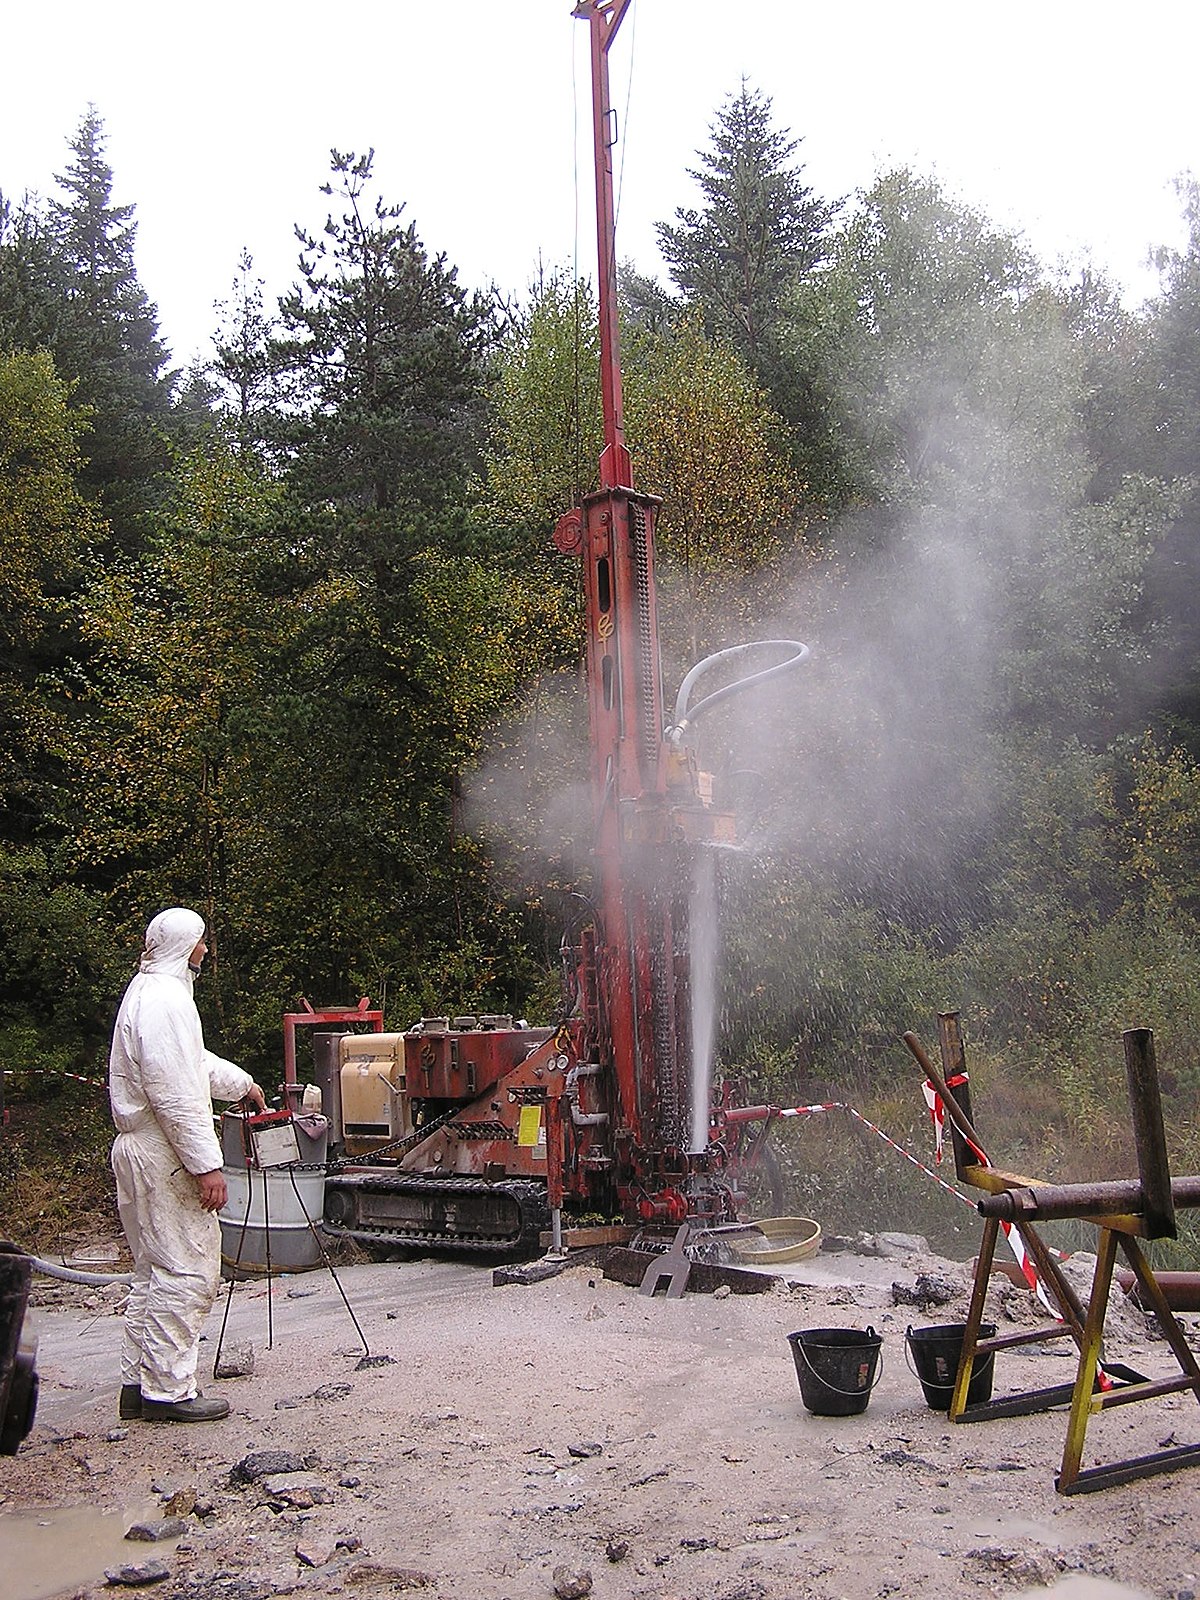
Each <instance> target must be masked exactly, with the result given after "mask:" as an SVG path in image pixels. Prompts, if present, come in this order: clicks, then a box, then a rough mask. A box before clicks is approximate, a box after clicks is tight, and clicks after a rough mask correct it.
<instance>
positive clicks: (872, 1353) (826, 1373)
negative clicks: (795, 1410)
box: [788, 1328, 883, 1417]
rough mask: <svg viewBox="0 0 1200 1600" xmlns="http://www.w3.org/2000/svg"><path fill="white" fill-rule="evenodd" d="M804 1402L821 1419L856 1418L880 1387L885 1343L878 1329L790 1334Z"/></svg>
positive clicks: (824, 1329)
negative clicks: (881, 1357)
mask: <svg viewBox="0 0 1200 1600" xmlns="http://www.w3.org/2000/svg"><path fill="white" fill-rule="evenodd" d="M788 1343H789V1344H790V1345H791V1347H792V1360H793V1361H794V1362H795V1363H796V1377H797V1378H798V1379H799V1381H800V1398H801V1399H802V1400H803V1401H804V1404H805V1405H806V1406H807V1407H808V1409H809V1410H810V1411H812V1412H814V1413H815V1414H816V1415H817V1416H818V1417H854V1416H857V1415H858V1413H859V1412H860V1411H865V1410H866V1409H867V1401H868V1400H869V1399H870V1398H871V1390H872V1389H873V1388H874V1387H875V1385H876V1384H877V1383H878V1381H879V1378H878V1376H877V1375H876V1368H877V1366H878V1363H879V1351H880V1348H881V1346H882V1344H883V1340H882V1339H881V1338H880V1337H879V1335H878V1334H877V1333H876V1332H875V1329H874V1328H868V1329H867V1330H866V1332H865V1333H864V1332H863V1330H862V1329H861V1328H801V1329H800V1331H799V1332H798V1333H789V1334H788Z"/></svg>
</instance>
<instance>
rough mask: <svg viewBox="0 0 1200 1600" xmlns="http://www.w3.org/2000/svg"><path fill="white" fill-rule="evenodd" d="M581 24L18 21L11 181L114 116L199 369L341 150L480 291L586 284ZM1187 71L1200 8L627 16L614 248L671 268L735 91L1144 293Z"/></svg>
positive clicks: (543, 8) (11, 29)
mask: <svg viewBox="0 0 1200 1600" xmlns="http://www.w3.org/2000/svg"><path fill="white" fill-rule="evenodd" d="M587 31H588V30H587V28H586V26H585V25H584V24H583V23H581V22H576V21H574V20H573V19H572V17H571V0H503V3H502V0H374V3H372V0H340V3H339V4H336V5H328V4H323V5H320V6H317V5H314V4H311V3H309V0H287V3H286V4H285V3H283V0H207V3H206V4H204V5H202V6H199V5H183V4H179V3H175V4H171V3H169V0H168V3H166V4H164V3H163V0H155V3H154V4H150V3H147V0H107V3H105V4H103V5H101V4H97V3H95V0H88V3H81V0H54V3H53V4H47V5H42V6H35V5H22V6H20V7H15V6H14V7H12V8H10V9H9V10H8V12H7V14H6V17H5V25H4V33H5V56H6V71H5V86H4V93H3V95H2V96H0V191H3V192H4V193H5V194H6V195H9V196H18V195H19V194H20V193H21V192H22V191H23V190H25V189H33V190H36V191H38V192H40V193H42V194H48V193H50V192H52V191H53V189H54V174H55V173H57V172H61V171H63V169H64V167H65V166H66V164H67V160H68V152H67V143H68V140H69V139H70V137H71V135H72V134H73V132H74V131H75V129H76V128H77V126H78V124H79V121H80V119H81V117H82V115H83V113H84V111H85V109H86V107H87V105H88V103H89V101H90V102H94V103H95V105H96V106H97V108H98V110H99V111H100V114H101V116H102V117H103V119H104V122H105V125H106V128H107V135H108V142H107V155H108V160H109V163H110V165H111V166H112V169H113V173H114V200H115V201H116V202H117V203H118V204H123V203H133V204H134V205H135V206H136V208H137V213H136V214H137V220H138V255H137V261H138V270H139V274H140V277H141V280H142V283H143V286H144V288H145V289H146V291H147V293H148V294H149V295H150V297H151V299H152V300H154V301H155V302H156V304H157V305H158V308H159V312H160V318H161V323H162V328H163V332H164V334H165V336H166V338H167V340H168V342H169V343H170V345H171V347H172V348H173V350H174V352H175V356H176V359H177V361H179V362H181V363H182V362H183V361H185V360H186V359H188V358H189V357H190V356H191V355H193V354H196V353H200V354H207V353H208V341H209V337H210V335H211V333H212V330H213V328H214V326H215V314H214V309H213V307H214V302H216V301H217V300H220V299H223V298H225V297H227V296H228V294H229V292H230V285H231V284H232V281H233V278H234V273H235V269H236V264H237V259H238V256H239V254H240V252H241V250H242V249H243V248H246V249H249V250H250V252H251V254H252V255H253V256H254V259H255V264H256V268H257V271H258V273H259V275H260V276H262V277H263V278H264V279H265V280H266V283H267V288H268V292H269V293H270V294H271V295H272V296H274V295H276V294H278V293H280V292H282V291H283V290H285V289H286V288H287V287H288V286H289V285H290V283H291V282H292V281H293V279H294V277H295V261H296V245H295V241H294V238H293V234H292V225H293V224H294V223H296V222H301V223H304V224H305V225H306V226H308V227H311V228H314V229H318V228H319V227H320V225H321V224H322V222H323V221H324V218H325V215H326V207H327V202H326V200H325V197H324V196H322V195H321V194H320V193H319V185H320V184H321V183H322V182H323V181H324V179H325V177H326V175H327V172H328V163H329V151H330V148H331V147H332V146H336V147H337V148H339V149H341V150H354V151H359V152H361V151H363V150H365V149H366V148H367V147H369V146H373V147H374V148H375V151H376V168H375V170H376V175H377V177H378V179H379V181H380V184H381V187H382V189H383V192H384V194H385V195H386V196H387V198H389V199H394V200H397V201H399V200H403V201H405V202H406V205H407V212H406V217H407V219H408V220H412V221H415V222H416V224H417V229H418V232H419V233H420V235H421V237H422V239H423V240H424V242H425V244H426V245H427V246H428V247H429V248H430V249H431V250H441V251H444V252H445V253H446V255H447V256H448V257H449V259H450V260H451V262H453V263H454V264H455V265H456V266H457V267H458V268H459V272H460V276H461V278H462V280H463V281H464V282H466V283H468V284H470V285H472V286H474V285H483V284H486V283H487V282H488V281H491V280H494V281H496V282H497V283H499V284H500V285H501V286H502V287H503V288H505V289H507V290H509V291H520V290H522V289H523V288H524V287H525V286H526V285H527V284H528V282H529V280H530V279H531V277H532V276H533V274H534V273H535V271H536V270H537V265H538V262H539V259H540V260H541V261H542V262H544V263H545V264H546V265H547V266H556V265H565V266H568V267H572V266H576V265H577V266H578V269H579V270H580V272H582V273H584V274H586V275H589V276H590V275H593V274H594V262H595V242H594V222H593V215H594V212H593V209H592V208H593V199H592V176H591V173H592V166H591V161H592V157H591V134H590V126H589V124H588V121H587V114H588V104H589V96H590V83H589V67H588V57H587ZM1197 60H1200V5H1198V4H1197V3H1196V0H1160V3H1155V0H1143V3H1142V4H1140V5H1132V4H1129V3H1128V0H1126V3H1125V4H1121V5H1117V4H1115V3H1113V0H1086V3H1083V0H1006V3H1005V4H1003V5H997V4H991V5H987V4H979V3H975V4H970V3H964V0H955V3H953V4H951V3H949V0H945V3H944V0H910V3H909V4H907V5H898V4H896V3H895V0H857V3H856V0H842V3H841V4H840V5H837V6H831V5H825V4H822V5H817V4H815V3H812V0H808V3H805V0H634V5H633V8H632V10H631V12H630V13H629V15H628V17H627V18H626V21H625V23H624V25H623V27H622V29H621V32H620V36H619V38H618V40H617V42H616V45H615V47H614V50H613V55H612V66H611V70H612V85H613V100H614V103H615V105H616V107H617V109H618V115H619V121H620V130H621V143H620V147H619V149H618V154H617V161H618V167H619V182H620V211H619V219H618V253H619V254H620V256H621V258H622V259H623V260H626V259H632V260H634V261H635V262H636V263H637V265H638V267H639V268H640V269H641V270H643V271H648V272H652V273H655V274H660V275H661V261H660V259H659V257H658V254H657V250H656V248H655V234H654V224H655V222H657V221H669V220H671V218H672V217H673V215H674V212H675V209H676V207H678V206H680V205H687V204H692V203H694V201H695V191H694V185H692V183H691V182H690V180H689V179H688V177H687V169H688V167H689V166H695V165H696V152H697V150H699V149H701V148H703V147H705V146H706V145H707V143H708V129H709V126H710V124H711V122H712V120H713V116H714V114H715V112H716V110H717V108H718V107H719V106H720V104H721V103H722V101H723V100H724V99H725V97H726V96H727V95H728V94H730V93H731V92H733V91H734V90H736V89H737V87H738V84H739V82H740V80H741V78H742V76H743V75H744V76H745V77H746V78H747V79H748V80H749V81H750V83H751V84H752V85H753V86H754V87H756V88H757V89H760V90H761V91H762V92H764V93H765V94H767V95H769V96H770V97H771V99H772V101H773V103H774V108H775V114H776V118H777V121H778V122H779V124H781V125H782V126H786V127H788V128H790V129H791V131H792V133H793V135H795V136H800V137H802V138H803V141H804V142H803V145H802V146H801V150H800V156H801V159H802V160H803V161H804V163H805V168H806V177H807V180H808V182H809V183H811V184H812V185H813V187H814V188H815V189H816V190H817V191H818V192H819V193H820V194H822V195H824V196H826V197H828V198H834V197H838V196H841V195H848V194H851V193H853V191H854V190H856V189H859V188H863V187H866V186H868V185H869V184H870V183H871V181H872V179H873V177H874V176H875V174H876V173H877V172H878V171H879V170H881V169H884V168H886V167H888V166H891V165H895V164H898V163H907V164H910V165H913V166H915V167H916V168H917V169H918V170H920V171H921V172H923V173H931V174H934V175H936V176H938V177H939V178H940V179H941V180H942V181H943V182H944V183H945V184H946V185H947V186H948V187H949V188H950V189H951V191H952V192H953V193H955V194H956V195H957V196H958V197H959V198H961V199H963V200H965V201H967V202H969V203H970V204H972V205H974V206H977V207H979V208H980V209H982V210H984V211H986V212H988V213H989V214H990V215H991V216H992V217H993V218H994V219H995V220H996V221H997V222H999V223H1001V224H1003V225H1004V226H1007V227H1012V228H1016V229H1018V230H1020V231H1023V232H1024V233H1025V235H1026V237H1027V239H1028V241H1029V243H1030V244H1031V245H1032V246H1033V247H1034V248H1035V249H1036V250H1037V251H1038V252H1039V254H1041V255H1042V256H1043V258H1044V259H1046V260H1048V261H1051V262H1053V261H1055V260H1057V259H1058V258H1059V257H1063V256H1065V257H1068V258H1070V259H1072V260H1079V259H1082V258H1085V257H1086V258H1088V259H1090V260H1091V261H1092V262H1093V263H1094V264H1096V265H1097V266H1100V267H1103V268H1104V269H1106V270H1107V271H1108V272H1109V273H1110V274H1111V275H1112V276H1113V277H1114V278H1115V279H1116V280H1117V281H1118V282H1119V283H1120V284H1121V286H1122V287H1123V289H1124V291H1125V293H1126V297H1127V299H1128V300H1129V301H1130V303H1133V304H1136V303H1137V302H1138V301H1139V300H1140V299H1141V298H1143V297H1144V296H1145V295H1146V294H1147V293H1149V292H1151V291H1152V290H1153V288H1154V285H1155V281H1156V280H1155V279H1154V277H1153V275H1152V274H1151V273H1150V271H1149V270H1148V268H1147V266H1146V256H1147V253H1148V251H1149V250H1150V249H1151V248H1152V247H1154V246H1157V245H1161V244H1169V245H1178V244H1180V243H1181V242H1182V237H1183V234H1182V228H1181V225H1180V221H1179V205H1178V202H1177V199H1176V196H1175V194H1174V192H1173V189H1172V180H1173V179H1174V178H1175V177H1177V176H1178V175H1179V174H1181V173H1183V172H1186V171H1197V172H1200V131H1198V130H1200V121H1198V119H1197V112H1196V104H1197V93H1196V87H1195V80H1196V63H1197ZM577 125H578V130H579V131H578V133H577V132H576V127H577ZM577 175H578V176H577Z"/></svg>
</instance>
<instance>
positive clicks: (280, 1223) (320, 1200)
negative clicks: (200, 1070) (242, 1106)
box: [219, 1111, 329, 1277]
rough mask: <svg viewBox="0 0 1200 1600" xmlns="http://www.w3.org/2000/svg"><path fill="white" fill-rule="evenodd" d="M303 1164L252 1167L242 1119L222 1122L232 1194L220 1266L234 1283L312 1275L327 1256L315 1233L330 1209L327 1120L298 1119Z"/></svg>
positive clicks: (224, 1215) (233, 1116)
mask: <svg viewBox="0 0 1200 1600" xmlns="http://www.w3.org/2000/svg"><path fill="white" fill-rule="evenodd" d="M295 1130H296V1142H297V1144H298V1145H299V1148H300V1163H299V1165H298V1166H296V1167H263V1168H259V1167H250V1166H247V1164H246V1156H245V1152H244V1149H243V1144H242V1117H241V1114H240V1113H239V1112H234V1111H227V1112H226V1113H225V1115H224V1116H223V1117H222V1118H221V1149H222V1153H223V1154H224V1156H225V1164H224V1166H223V1167H222V1169H221V1170H222V1172H223V1173H224V1176H225V1184H226V1187H227V1188H228V1190H229V1195H228V1198H227V1200H226V1202H225V1205H224V1207H223V1209H222V1210H221V1212H220V1213H219V1215H220V1222H221V1263H222V1267H223V1269H224V1271H225V1273H226V1275H227V1276H229V1277H258V1276H261V1275H262V1274H264V1273H266V1272H268V1271H270V1272H307V1271H309V1270H310V1269H311V1268H313V1267H319V1266H320V1265H321V1264H322V1262H323V1260H324V1256H323V1254H322V1249H321V1243H320V1240H319V1239H318V1238H317V1237H316V1236H315V1234H314V1232H313V1229H314V1228H319V1227H320V1226H321V1217H322V1214H323V1212H324V1209H325V1165H324V1163H325V1150H326V1145H327V1143H328V1138H329V1124H328V1122H327V1121H326V1119H325V1118H324V1117H322V1116H303V1117H297V1118H296V1119H295Z"/></svg>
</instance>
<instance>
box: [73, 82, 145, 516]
mask: <svg viewBox="0 0 1200 1600" xmlns="http://www.w3.org/2000/svg"><path fill="white" fill-rule="evenodd" d="M71 152H72V157H73V159H72V161H71V163H70V164H69V165H68V167H67V170H66V172H65V173H63V174H60V175H59V177H58V179H57V182H58V184H59V186H60V188H61V189H62V191H63V194H64V196H65V199H63V200H61V201H55V202H53V203H52V205H51V207H50V226H51V230H52V235H53V239H54V246H55V251H56V254H57V257H58V261H59V267H60V271H61V273H62V278H63V307H62V315H61V319H60V323H59V329H58V334H57V337H56V338H55V340H54V343H53V346H52V348H53V353H54V358H55V363H56V365H57V367H58V369H59V371H60V372H61V373H62V374H63V375H64V376H65V377H67V378H69V379H72V380H74V382H75V385H76V388H75V400H76V403H78V404H80V405H86V406H90V407H91V408H92V416H93V425H92V434H91V437H90V439H89V441H88V458H89V459H88V465H87V467H86V469H85V473H84V479H83V481H84V482H85V484H86V485H87V486H88V487H89V488H90V489H92V490H93V491H94V492H95V493H96V494H97V495H98V496H99V499H100V501H101V504H102V506H103V508H104V511H105V513H106V515H107V517H108V520H109V522H110V525H111V527H112V531H113V535H114V539H115V541H116V542H117V544H118V545H121V546H124V547H135V546H136V545H137V544H138V543H139V542H140V539H141V537H142V533H143V531H144V528H143V524H144V519H145V516H146V513H147V512H148V510H149V509H150V507H151V505H152V504H153V503H154V499H155V492H156V484H155V479H156V478H157V477H158V475H159V474H160V473H161V472H162V470H163V468H164V467H165V464H166V449H165V433H164V430H165V428H166V426H167V423H168V420H169V415H170V400H171V388H170V379H169V377H168V376H165V375H164V368H165V367H166V364H167V360H168V353H167V349H166V346H165V345H164V344H163V342H162V340H161V339H160V338H159V333H158V313H157V311H156V310H155V307H154V306H153V305H152V304H151V302H150V300H149V299H148V298H147V296H146V293H145V291H144V290H143V288H142V286H141V284H140V283H139V281H138V276H137V269H136V267H135V265H134V257H133V252H134V241H135V239H136V235H137V225H136V223H135V222H134V220H133V212H134V207H133V206H131V205H123V206H117V205H113V203H112V169H111V168H110V167H109V165H108V163H107V161H106V160H105V159H104V125H103V122H102V120H101V117H100V115H99V113H98V112H97V110H96V108H95V106H89V107H88V111H87V114H86V115H85V117H84V119H83V121H82V122H81V123H80V126H79V131H78V132H77V133H76V135H75V138H74V139H73V140H72V141H71Z"/></svg>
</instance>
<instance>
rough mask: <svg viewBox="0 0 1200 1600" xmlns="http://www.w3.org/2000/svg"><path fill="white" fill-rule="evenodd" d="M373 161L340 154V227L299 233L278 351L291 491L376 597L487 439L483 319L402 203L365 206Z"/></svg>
mask: <svg viewBox="0 0 1200 1600" xmlns="http://www.w3.org/2000/svg"><path fill="white" fill-rule="evenodd" d="M373 158H374V152H373V151H368V153H367V154H366V155H365V156H356V155H354V154H349V155H344V154H342V153H340V152H338V151H336V150H335V151H333V152H332V162H331V166H332V173H333V180H332V181H331V182H329V183H326V184H324V185H323V186H322V193H324V194H326V195H335V194H336V195H337V196H338V197H339V198H340V200H341V201H342V203H343V211H342V214H341V216H338V217H334V216H330V217H329V218H328V219H327V220H326V223H325V228H324V234H323V237H321V238H319V239H318V238H314V237H313V236H312V235H310V234H309V233H307V232H306V231H305V230H304V229H302V228H297V230H296V234H297V238H298V239H299V241H300V245H301V250H302V254H301V258H300V273H301V281H300V282H299V284H297V286H296V287H295V288H294V289H293V291H292V292H291V294H289V295H287V296H286V297H285V298H284V299H283V300H282V301H281V302H280V311H281V314H282V319H283V325H284V330H285V337H284V339H283V340H282V341H280V343H279V344H278V346H277V347H276V352H275V354H276V358H277V360H278V361H279V363H280V371H281V374H282V376H283V379H284V398H285V402H286V403H285V406H284V409H283V413H282V416H283V431H284V434H285V436H288V437H290V441H291V444H292V446H293V457H294V473H293V482H294V486H295V488H296V490H297V492H298V494H299V495H300V496H301V497H302V498H303V499H304V500H305V501H306V503H307V504H309V505H316V506H320V507H323V508H325V510H326V512H327V513H328V514H329V516H330V517H331V519H332V520H331V531H332V532H333V534H334V537H335V539H336V542H337V546H338V553H339V557H340V559H341V560H343V561H345V562H347V563H348V564H349V565H351V566H353V565H358V564H363V565H365V566H366V568H367V570H371V571H373V573H374V577H375V580H376V582H377V584H378V585H379V586H380V588H381V589H387V588H390V587H391V586H392V582H393V576H394V573H395V571H396V568H397V567H398V565H400V564H401V563H402V561H403V558H404V557H405V556H406V555H407V554H409V553H411V551H412V550H413V549H414V548H419V546H420V544H421V543H422V542H424V541H425V540H426V539H427V538H428V537H429V528H430V525H431V523H432V522H436V520H437V519H438V518H439V517H440V516H441V515H442V514H443V513H444V512H445V511H446V510H447V509H448V508H449V509H451V510H453V508H454V507H456V506H457V505H459V504H460V503H461V500H462V496H463V493H464V491H465V487H466V482H467V474H468V471H469V469H470V468H471V466H472V465H473V464H474V461H475V458H476V454H477V451H478V447H479V439H480V436H481V431H482V393H483V390H482V365H481V359H480V358H481V355H482V351H483V348H484V344H485V341H486V338H487V335H488V331H489V320H488V308H487V306H486V304H485V302H484V301H483V300H482V299H480V298H479V297H478V296H471V295H468V294H467V292H466V291H465V290H464V289H462V288H461V287H460V285H459V283H458V280H457V274H456V271H455V269H454V268H453V267H451V266H449V265H448V264H447V262H446V258H445V257H444V256H442V255H436V256H430V255H429V254H428V253H427V252H426V250H425V247H424V246H423V244H422V243H421V241H420V239H419V238H418V237H417V231H416V225H415V224H413V223H409V224H408V225H407V226H404V225H403V224H402V222H401V220H400V218H401V215H402V212H403V210H404V207H403V205H389V204H386V203H385V202H384V201H383V200H382V198H378V197H376V198H375V199H374V201H373V202H372V201H371V199H370V198H369V190H370V188H371V179H372V173H371V168H372V162H373Z"/></svg>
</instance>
